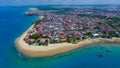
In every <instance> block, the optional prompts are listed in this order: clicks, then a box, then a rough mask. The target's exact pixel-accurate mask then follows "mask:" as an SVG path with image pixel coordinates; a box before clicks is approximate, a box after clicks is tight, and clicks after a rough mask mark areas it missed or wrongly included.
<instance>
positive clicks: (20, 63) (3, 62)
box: [0, 7, 120, 68]
mask: <svg viewBox="0 0 120 68" xmlns="http://www.w3.org/2000/svg"><path fill="white" fill-rule="evenodd" d="M28 8H29V7H0V68H120V45H119V44H113V43H104V44H103V43H98V44H92V45H89V46H85V47H82V48H77V49H75V50H72V51H69V52H66V53H64V54H59V55H55V56H50V57H43V58H27V57H25V56H21V55H20V54H19V52H18V51H17V50H16V48H15V44H14V41H15V39H16V38H17V37H18V36H20V35H21V34H22V33H23V32H24V31H25V30H26V29H27V28H28V27H29V26H30V25H31V23H32V22H34V21H36V20H37V19H38V18H37V17H35V16H25V15H23V12H24V11H26V10H28ZM108 50H109V51H108ZM101 55H102V56H101Z"/></svg>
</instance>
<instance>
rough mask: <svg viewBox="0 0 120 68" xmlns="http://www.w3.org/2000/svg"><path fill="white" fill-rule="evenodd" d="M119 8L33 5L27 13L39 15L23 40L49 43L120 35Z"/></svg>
mask: <svg viewBox="0 0 120 68" xmlns="http://www.w3.org/2000/svg"><path fill="white" fill-rule="evenodd" d="M119 9H120V8H117V7H69V8H68V7H59V8H55V7H54V8H53V7H52V8H49V9H48V8H42V9H39V8H30V9H29V10H28V11H27V12H25V13H24V14H25V15H27V16H34V15H35V16H39V20H38V21H36V22H35V23H34V27H33V28H32V29H31V30H28V31H27V34H26V36H25V38H24V41H25V42H26V43H27V44H29V45H35V46H41V45H45V46H49V44H54V43H63V42H67V43H72V44H76V43H78V42H79V41H82V40H85V39H88V38H90V39H93V38H112V37H120V10H119Z"/></svg>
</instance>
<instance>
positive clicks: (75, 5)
mask: <svg viewBox="0 0 120 68" xmlns="http://www.w3.org/2000/svg"><path fill="white" fill-rule="evenodd" d="M0 6H3V7H4V6H8V7H9V6H10V7H12V6H13V7H14V6H120V4H76V5H75V4H58V5H56V4H50V5H47V4H45V5H0Z"/></svg>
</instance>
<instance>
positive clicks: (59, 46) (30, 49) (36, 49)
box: [15, 24, 120, 57]
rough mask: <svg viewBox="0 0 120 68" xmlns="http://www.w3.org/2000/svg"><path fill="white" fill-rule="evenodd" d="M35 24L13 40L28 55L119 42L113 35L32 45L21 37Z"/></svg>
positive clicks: (46, 54)
mask: <svg viewBox="0 0 120 68" xmlns="http://www.w3.org/2000/svg"><path fill="white" fill-rule="evenodd" d="M34 25H35V24H32V25H31V26H30V27H29V28H28V29H27V30H26V31H25V32H24V33H23V34H22V35H21V36H19V37H18V38H17V39H16V40H15V47H16V49H17V50H18V51H20V52H21V53H22V54H24V55H26V56H29V57H45V56H53V55H57V54H60V53H64V52H68V51H70V50H73V49H76V48H79V47H83V46H87V45H89V44H94V43H99V42H103V43H105V42H112V43H120V38H116V37H113V38H112V39H107V38H96V39H86V40H82V41H80V42H78V43H77V44H72V43H67V42H65V43H55V44H48V46H33V45H28V44H27V43H25V41H24V40H23V38H24V37H25V35H26V32H27V31H28V30H30V29H32V28H33V26H34Z"/></svg>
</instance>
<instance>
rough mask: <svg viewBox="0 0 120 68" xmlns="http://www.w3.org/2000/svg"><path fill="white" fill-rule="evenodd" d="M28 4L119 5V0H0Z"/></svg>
mask: <svg viewBox="0 0 120 68" xmlns="http://www.w3.org/2000/svg"><path fill="white" fill-rule="evenodd" d="M29 5H33V6H34V5H35V6H37V5H120V1H119V0H114V1H113V0H99V1H98V0H26V1H23V0H0V6H29Z"/></svg>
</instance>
